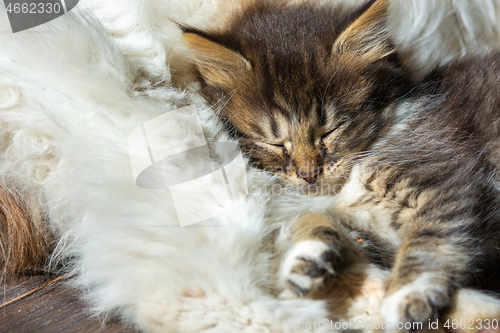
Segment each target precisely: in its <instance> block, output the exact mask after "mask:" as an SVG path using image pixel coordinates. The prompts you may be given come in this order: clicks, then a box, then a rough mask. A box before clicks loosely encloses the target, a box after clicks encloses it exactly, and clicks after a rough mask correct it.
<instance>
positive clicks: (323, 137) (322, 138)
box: [320, 121, 346, 142]
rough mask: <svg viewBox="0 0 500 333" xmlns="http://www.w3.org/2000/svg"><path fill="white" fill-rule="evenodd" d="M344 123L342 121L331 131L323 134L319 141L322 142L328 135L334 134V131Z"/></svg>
mask: <svg viewBox="0 0 500 333" xmlns="http://www.w3.org/2000/svg"><path fill="white" fill-rule="evenodd" d="M345 123H346V122H345V121H343V122H341V123H339V124H338V125H337V126H335V127H334V128H333V129H331V130H329V131H327V132H326V133H325V134H323V136H322V137H321V139H320V141H321V142H323V140H324V139H326V138H327V137H328V136H329V135H330V134H332V133H333V132H335V131H336V130H338V129H339V128H340V127H342V126H343V125H344V124H345Z"/></svg>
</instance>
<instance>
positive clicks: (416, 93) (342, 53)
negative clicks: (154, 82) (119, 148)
mask: <svg viewBox="0 0 500 333" xmlns="http://www.w3.org/2000/svg"><path fill="white" fill-rule="evenodd" d="M386 12H387V1H385V0H379V1H376V2H375V3H373V4H368V5H366V6H364V7H362V8H360V9H359V10H357V11H354V12H352V11H345V10H342V8H341V7H336V8H330V7H319V6H315V5H314V4H310V3H306V4H300V5H287V4H284V3H267V2H261V1H257V2H255V4H254V5H253V6H250V7H249V8H248V9H247V10H245V11H243V12H242V13H241V14H240V15H238V17H236V18H235V19H234V21H232V24H230V25H229V26H228V27H227V29H225V30H224V31H218V32H206V31H200V30H197V29H193V28H188V27H185V28H184V39H185V41H186V43H187V44H188V46H189V47H190V48H191V49H192V58H193V61H194V63H195V65H196V68H197V70H198V73H199V79H200V84H201V92H202V94H203V96H204V97H205V99H206V100H207V101H208V102H209V103H211V104H215V103H222V104H224V105H225V107H224V108H222V109H221V110H220V113H219V117H220V119H221V120H222V122H223V123H224V124H225V126H226V128H227V130H228V131H229V132H230V133H232V135H233V136H234V137H235V138H237V139H239V141H240V143H241V147H242V149H243V150H244V151H245V152H246V153H247V155H248V156H249V157H250V159H251V161H252V162H253V164H254V165H255V166H257V167H258V168H261V169H264V170H267V171H270V172H272V173H275V174H277V175H279V176H280V178H281V180H282V182H283V183H284V184H286V185H292V186H294V187H296V188H298V189H299V190H301V191H304V192H306V193H307V192H312V193H318V192H319V193H323V194H325V193H326V192H328V194H329V195H334V196H336V197H337V200H336V202H335V204H334V205H333V206H332V207H330V208H329V214H330V216H333V218H332V219H335V220H338V221H340V222H339V223H332V221H331V220H332V219H327V218H326V217H324V216H322V215H317V214H307V215H305V216H303V217H302V218H300V219H299V220H298V221H296V222H295V224H294V225H293V226H292V229H291V230H292V234H291V248H290V251H289V252H288V254H287V257H286V258H285V260H284V263H283V265H282V278H283V280H284V283H285V284H286V286H287V287H288V288H289V289H290V290H291V291H293V292H294V293H296V294H297V295H299V296H303V297H306V296H307V297H311V298H321V297H324V295H325V294H326V293H327V292H328V290H329V289H330V288H334V287H335V286H334V284H335V281H336V277H338V276H339V275H342V272H343V270H345V269H346V267H349V266H350V265H352V264H353V263H356V262H360V261H365V260H370V259H371V260H374V261H376V262H379V263H381V264H382V265H384V266H387V267H390V268H391V269H392V276H391V278H390V280H389V282H388V283H387V286H386V296H385V300H384V302H383V306H382V312H383V315H384V317H385V320H386V321H389V322H391V323H394V325H397V323H400V322H413V323H424V324H426V323H427V322H428V320H429V319H436V318H437V317H438V316H439V315H440V314H442V313H443V312H444V311H445V310H446V309H448V307H449V306H450V304H451V302H452V299H453V297H454V294H455V292H456V290H457V289H458V288H461V287H469V286H470V287H475V288H479V289H494V288H495V287H498V286H499V281H498V279H497V278H495V277H494V273H495V272H498V270H499V269H500V250H499V248H500V240H499V239H500V238H499V236H500V207H499V205H498V200H499V199H500V197H499V196H500V193H499V191H498V181H499V179H498V175H497V173H498V170H499V167H500V147H499V145H500V140H499V139H498V137H499V133H498V132H499V129H500V127H499V126H500V114H499V112H500V98H499V97H498V96H497V95H498V94H497V93H496V92H497V91H498V88H499V86H500V83H499V78H500V66H499V61H500V55H498V54H491V55H489V56H485V57H482V58H473V59H469V60H464V61H461V62H459V63H454V64H451V65H449V66H446V67H443V68H438V69H436V70H435V71H434V72H432V73H431V74H430V75H428V76H427V77H426V78H424V79H423V80H421V81H420V82H418V83H416V84H415V83H412V82H411V81H410V79H409V77H410V73H409V72H408V71H407V70H405V68H404V67H403V66H402V65H401V62H400V61H399V58H398V55H397V52H396V50H395V48H394V47H393V46H392V44H391V42H390V40H389V37H388V32H387V29H386ZM353 237H354V238H353ZM363 248H364V251H361V249H363ZM373 249H377V252H376V253H375V251H371V250H373Z"/></svg>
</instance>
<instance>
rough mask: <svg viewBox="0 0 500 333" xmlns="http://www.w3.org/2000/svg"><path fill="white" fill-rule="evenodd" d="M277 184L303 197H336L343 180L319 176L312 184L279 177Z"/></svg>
mask: <svg viewBox="0 0 500 333" xmlns="http://www.w3.org/2000/svg"><path fill="white" fill-rule="evenodd" d="M278 179H279V182H280V184H281V185H282V186H284V187H286V188H287V189H289V190H291V191H294V192H296V193H299V194H303V195H311V196H323V195H325V196H332V195H337V194H339V193H340V191H341V190H342V187H343V185H344V183H345V179H344V178H342V177H331V176H330V177H324V176H321V177H320V178H319V179H318V180H317V181H315V182H314V183H313V184H310V183H308V182H306V181H304V180H302V179H292V178H290V177H283V176H282V177H279V178H278Z"/></svg>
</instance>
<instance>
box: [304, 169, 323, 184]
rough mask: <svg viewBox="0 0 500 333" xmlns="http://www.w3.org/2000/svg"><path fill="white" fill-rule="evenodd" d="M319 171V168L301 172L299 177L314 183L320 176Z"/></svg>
mask: <svg viewBox="0 0 500 333" xmlns="http://www.w3.org/2000/svg"><path fill="white" fill-rule="evenodd" d="M319 171H320V170H319V169H316V170H314V171H311V172H300V173H299V177H300V178H302V179H304V180H305V181H307V182H308V183H311V184H312V183H314V181H315V180H316V178H317V177H318V175H319Z"/></svg>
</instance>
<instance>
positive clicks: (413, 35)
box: [0, 0, 500, 332]
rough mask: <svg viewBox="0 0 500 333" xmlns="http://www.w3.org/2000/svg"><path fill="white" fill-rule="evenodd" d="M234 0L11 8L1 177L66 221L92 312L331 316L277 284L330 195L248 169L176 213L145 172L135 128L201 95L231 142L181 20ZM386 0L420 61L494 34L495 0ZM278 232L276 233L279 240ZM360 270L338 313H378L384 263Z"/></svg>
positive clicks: (212, 18) (401, 37)
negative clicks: (17, 13)
mask: <svg viewBox="0 0 500 333" xmlns="http://www.w3.org/2000/svg"><path fill="white" fill-rule="evenodd" d="M346 1H347V0H346ZM323 2H328V1H325V0H323ZM330 2H333V1H330ZM357 2H358V3H359V2H360V1H357ZM350 3H351V4H352V3H353V2H352V1H351V2H350ZM239 6H241V3H237V2H235V3H231V5H229V4H228V3H227V2H224V1H219V2H218V1H215V0H213V1H202V0H189V1H183V0H177V1H176V0H117V1H103V0H82V1H80V4H79V5H78V7H77V9H75V10H73V11H71V12H70V13H69V14H66V15H64V16H62V17H60V18H58V19H56V20H54V21H52V22H50V23H48V24H45V25H42V26H39V27H36V28H33V29H30V30H28V31H25V32H21V33H17V34H12V33H8V31H9V30H10V27H9V23H8V21H7V19H6V15H5V9H1V11H2V14H1V18H0V31H2V33H1V34H0V46H1V47H0V128H1V133H0V175H1V177H2V178H1V181H2V184H4V185H5V184H7V185H8V186H9V187H10V188H14V189H17V191H19V192H20V193H23V192H24V193H30V195H31V196H32V197H35V198H37V202H38V204H39V205H41V206H42V207H43V209H44V211H45V212H46V213H47V215H48V217H49V219H50V227H51V228H53V230H54V232H55V233H56V234H57V235H59V236H60V242H59V243H58V246H57V248H56V251H55V254H54V257H53V260H54V262H56V261H57V262H58V263H63V264H64V265H65V269H66V270H69V271H71V272H72V274H73V275H74V277H75V278H74V279H73V280H72V281H73V282H72V283H74V284H75V285H77V286H79V287H80V288H81V289H82V290H84V291H85V294H86V297H87V299H88V301H89V304H91V305H92V306H93V309H94V310H95V312H96V313H97V314H101V315H106V314H114V315H118V316H119V317H120V318H121V319H122V320H123V321H125V322H127V323H130V324H132V325H134V326H135V327H137V328H139V329H141V330H143V331H146V332H293V331H296V329H297V328H298V324H299V323H307V322H310V323H314V322H321V321H322V320H323V319H324V318H327V317H328V313H327V308H326V303H325V302H323V301H313V300H304V299H282V298H280V297H278V295H279V294H280V293H281V292H282V288H281V285H280V282H279V277H278V274H277V272H278V270H279V263H280V259H281V256H280V255H281V254H282V253H283V252H284V251H286V248H285V246H286V234H287V228H286V226H287V225H288V224H289V222H290V221H292V220H293V219H294V218H295V217H296V216H297V215H298V214H300V213H301V212H304V211H306V210H307V209H315V210H321V209H324V208H326V207H327V206H328V202H329V201H330V200H333V199H332V198H308V199H307V200H306V199H305V198H299V197H297V196H296V195H295V194H290V193H269V192H266V188H268V187H269V186H268V185H269V184H271V183H272V179H269V177H268V176H266V175H264V174H262V173H260V172H258V171H255V170H252V169H248V170H247V173H246V177H247V180H248V184H249V194H248V196H247V197H246V198H236V199H235V200H224V199H222V198H223V196H222V195H221V193H225V191H226V185H225V184H224V183H223V182H214V183H210V184H206V185H207V186H201V187H199V184H198V186H196V187H195V188H193V192H192V193H196V196H197V197H189V198H186V200H199V202H200V205H203V202H204V200H206V198H211V199H210V200H211V201H210V202H211V203H213V202H216V204H217V205H219V206H220V207H222V208H224V209H225V211H226V213H225V214H223V215H221V216H219V217H217V218H214V219H211V220H210V221H207V222H203V223H201V224H196V225H194V226H192V227H186V228H180V227H179V221H178V218H177V214H176V211H175V207H174V205H173V201H172V196H171V194H170V192H169V191H168V190H161V189H156V190H151V189H143V188H140V187H138V186H137V185H136V184H135V179H134V177H133V172H132V168H131V164H130V158H129V150H128V136H129V134H130V133H131V132H132V131H133V129H134V128H136V127H138V126H140V125H141V124H143V123H144V122H146V121H148V120H150V119H152V118H154V117H156V116H158V115H161V114H163V113H165V112H168V111H171V110H174V109H177V108H180V107H183V106H186V105H189V104H195V105H196V107H197V110H198V111H199V114H200V117H201V119H202V124H203V129H204V131H205V134H206V136H207V137H209V138H210V137H211V138H213V139H214V140H222V141H227V138H225V136H224V133H221V131H220V129H219V127H218V125H217V123H216V121H215V120H214V119H213V117H212V116H211V115H212V111H211V110H210V109H209V108H207V106H206V105H204V104H203V102H202V101H201V100H200V99H199V97H197V96H196V94H195V92H193V90H192V89H191V90H189V91H188V92H183V91H181V90H178V89H176V88H174V85H177V86H180V87H188V86H190V85H189V80H190V74H189V65H188V62H187V60H186V59H187V58H188V54H187V50H186V49H185V47H184V46H183V43H182V38H181V34H180V31H179V30H178V28H177V26H176V25H175V24H174V23H172V22H171V20H174V21H177V22H183V23H187V24H190V25H195V26H197V27H201V28H207V27H213V28H216V27H217V24H220V22H223V21H224V17H227V15H230V14H231V11H232V10H237V9H238V8H239ZM391 6H392V7H391V14H390V24H391V30H392V31H393V37H394V40H395V41H396V43H397V44H398V45H399V46H400V48H401V49H403V50H406V53H405V57H406V58H405V59H406V61H407V62H408V64H410V65H411V66H413V67H414V68H415V70H416V71H418V73H419V75H422V74H424V73H425V72H427V71H428V70H429V69H431V68H432V67H433V66H435V65H437V64H440V63H444V62H446V61H450V60H452V59H455V58H458V57H462V56H465V55H468V54H474V53H484V52H486V51H488V50H491V49H494V48H497V47H498V46H499V44H500V38H499V29H500V28H499V26H498V24H497V21H498V19H497V17H498V16H496V15H498V14H499V9H500V4H499V3H498V2H497V1H494V0H484V1H468V0H449V1H441V0H418V1H417V0H394V1H393V2H392V5H391ZM193 120H194V118H193V117H190V116H186V115H184V116H183V115H178V116H177V117H176V118H175V119H172V120H171V121H170V122H169V123H167V124H164V127H163V128H162V130H163V131H162V133H164V135H165V137H164V140H166V141H168V142H170V143H171V144H172V145H173V146H175V147H176V148H177V149H183V148H185V149H188V148H190V147H191V144H192V142H193V141H194V140H196V138H195V137H194V136H193V135H189V134H188V133H190V132H191V131H192V130H193V126H194V125H193V124H194V122H193ZM185 167H186V168H193V169H196V168H198V167H199V166H198V165H197V162H196V161H193V162H191V163H188V164H186V166H185ZM229 176H235V177H237V176H242V175H237V174H232V175H229ZM208 185H209V186H208ZM214 200H215V201H214ZM213 224H217V225H218V226H215V227H214V226H210V225H213ZM276 235H278V241H277V243H276V244H275V243H272V242H270V241H269V240H270V239H272V238H273V237H274V236H276ZM363 269H366V270H367V271H368V272H369V274H370V278H369V280H368V281H367V282H366V283H365V284H364V286H363V287H362V291H363V292H362V293H361V295H360V296H359V297H358V298H355V299H352V300H350V301H349V303H348V304H347V303H346V304H347V305H346V306H347V307H348V309H347V311H342V314H341V313H339V315H338V318H337V320H339V321H348V320H349V319H350V318H351V319H354V320H356V319H359V318H362V319H370V320H372V321H377V318H379V317H378V316H379V314H378V311H379V309H378V307H379V302H380V300H381V298H382V296H383V294H382V284H383V281H384V279H385V278H386V277H387V274H388V273H387V272H383V271H380V270H378V269H376V268H374V267H363ZM363 288H364V289H363ZM469 299H471V300H474V301H475V302H479V303H480V304H481V306H482V307H483V308H484V307H485V306H486V307H488V306H490V305H491V306H495V301H493V300H492V299H490V298H487V297H485V298H483V296H481V295H479V294H478V293H475V292H472V291H467V290H464V291H462V292H461V293H460V295H459V299H458V303H457V304H458V308H457V310H456V313H457V314H456V316H459V315H460V314H462V315H463V316H466V315H467V316H469V315H470V313H466V311H467V309H465V310H461V308H460V307H461V306H462V305H461V304H465V303H467V302H468V301H467V300H469ZM489 304H490V305H489ZM476 308H478V307H476ZM478 311H479V310H478ZM464 318H466V317H464ZM295 324H297V326H294V325H295ZM314 331H315V332H327V331H328V332H331V331H332V330H331V329H330V328H326V327H325V325H322V328H320V329H316V330H314Z"/></svg>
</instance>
